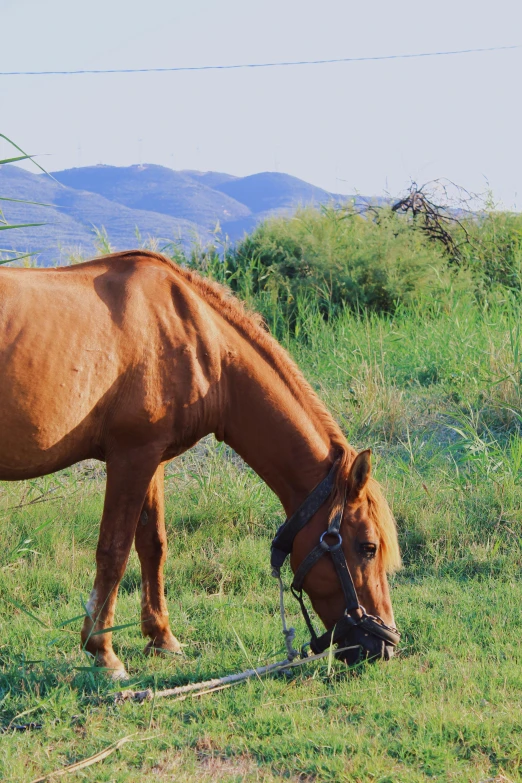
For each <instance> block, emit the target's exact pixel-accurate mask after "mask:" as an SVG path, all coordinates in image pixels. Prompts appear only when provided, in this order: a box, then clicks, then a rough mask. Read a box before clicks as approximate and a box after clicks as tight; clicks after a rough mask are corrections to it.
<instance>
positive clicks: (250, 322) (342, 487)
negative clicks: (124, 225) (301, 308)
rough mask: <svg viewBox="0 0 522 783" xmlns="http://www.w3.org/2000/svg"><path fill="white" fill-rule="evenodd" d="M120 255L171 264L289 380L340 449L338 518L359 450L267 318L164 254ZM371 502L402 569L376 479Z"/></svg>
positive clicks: (393, 563) (394, 563)
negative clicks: (270, 328)
mask: <svg viewBox="0 0 522 783" xmlns="http://www.w3.org/2000/svg"><path fill="white" fill-rule="evenodd" d="M117 255H118V256H120V257H122V256H123V257H125V256H128V257H133V258H135V257H136V255H139V256H145V257H146V258H150V259H151V260H155V261H159V262H161V263H162V264H167V265H168V266H169V267H170V268H171V269H172V270H173V272H174V273H175V274H176V275H179V277H181V278H182V279H183V280H184V281H186V282H187V283H188V284H189V285H190V286H191V287H192V288H194V289H195V290H196V292H197V293H198V294H199V295H200V296H201V297H202V298H203V299H204V300H205V301H206V302H207V303H208V304H209V305H210V306H211V307H212V308H213V309H214V310H216V311H217V312H218V313H219V314H220V315H221V316H222V317H223V318H225V320H226V321H228V323H230V324H231V325H232V326H233V327H234V328H235V329H237V331H238V332H239V333H240V334H241V335H242V336H243V337H245V339H246V340H248V341H249V342H250V343H251V344H252V343H253V344H254V345H255V347H256V348H257V350H258V351H259V353H260V354H262V356H263V358H264V359H265V360H266V361H267V362H268V364H270V366H271V367H272V368H273V369H274V370H275V371H276V372H277V373H278V374H279V376H280V377H281V379H282V380H283V381H284V382H285V383H286V385H287V387H288V388H289V390H290V392H291V393H292V395H293V396H294V397H295V399H296V402H297V403H298V404H299V405H301V407H302V408H304V410H307V411H311V412H312V413H313V414H314V415H315V417H316V418H317V420H318V421H319V422H320V424H321V426H322V427H323V429H324V431H325V432H326V434H327V435H328V436H329V438H330V440H331V443H332V445H333V447H334V451H335V454H334V455H332V456H334V458H337V459H338V460H339V468H338V470H337V475H336V481H335V487H334V493H333V498H332V509H331V516H333V514H335V513H336V511H337V510H338V509H339V508H340V507H341V505H342V506H344V502H345V497H346V486H347V479H348V474H349V471H350V467H351V465H352V463H353V461H354V459H355V457H356V456H357V452H356V451H355V449H353V448H352V447H351V446H350V445H349V443H348V441H347V440H346V438H345V436H344V435H343V432H342V430H341V428H340V427H339V425H338V424H337V422H336V421H335V419H334V418H333V416H332V415H331V414H330V412H329V411H328V409H327V408H326V406H325V405H324V403H323V402H322V401H321V400H320V399H319V397H318V396H317V394H316V393H315V391H314V390H313V389H312V387H311V386H310V384H309V383H308V381H307V380H306V378H305V377H304V375H303V373H302V372H301V370H300V369H299V368H298V366H297V365H296V363H295V362H294V360H293V359H292V358H291V357H290V355H289V353H288V352H287V351H286V350H285V349H284V348H283V347H282V346H281V345H280V344H279V343H278V342H277V340H275V339H274V338H273V337H272V335H271V334H270V333H269V332H268V330H267V327H266V324H265V321H264V319H263V318H262V316H261V315H259V314H258V313H255V312H253V311H251V310H249V309H248V308H247V307H246V306H245V304H244V303H243V302H241V301H240V300H239V299H238V298H237V297H235V296H234V295H233V294H232V292H231V291H230V290H229V289H228V288H226V287H225V286H223V285H220V284H219V283H216V282H215V281H213V280H209V279H208V278H205V277H202V276H201V275H199V274H198V273H196V272H194V271H192V270H190V269H186V268H185V267H182V266H179V264H176V263H175V262H174V261H172V260H171V259H170V258H167V257H166V256H163V255H161V254H160V253H155V252H153V251H150V250H139V251H136V250H134V251H125V252H123V253H118V254H117ZM367 500H368V508H369V514H370V518H371V520H372V522H373V524H374V525H375V528H376V531H377V533H378V535H379V536H380V540H381V553H382V558H383V564H384V567H385V568H386V570H387V571H390V572H392V571H395V570H396V569H397V568H399V567H400V563H401V558H400V552H399V544H398V540H397V529H396V525H395V520H394V518H393V515H392V512H391V510H390V507H389V505H388V503H387V502H386V500H385V498H384V495H383V494H382V491H381V488H380V485H379V483H378V482H377V481H376V480H375V479H374V478H373V477H370V480H369V482H368V485H367Z"/></svg>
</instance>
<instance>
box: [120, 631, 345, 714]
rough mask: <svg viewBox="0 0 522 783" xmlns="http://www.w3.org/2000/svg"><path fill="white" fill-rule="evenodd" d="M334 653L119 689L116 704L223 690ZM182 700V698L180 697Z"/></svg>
mask: <svg viewBox="0 0 522 783" xmlns="http://www.w3.org/2000/svg"><path fill="white" fill-rule="evenodd" d="M358 647H359V645H352V646H351V647H341V648H340V649H339V650H336V653H340V652H344V651H345V650H354V649H356V648H358ZM329 655H332V651H331V649H330V648H329V649H328V650H325V651H324V652H322V653H319V654H318V655H309V656H308V657H307V658H302V659H301V660H299V661H296V660H289V659H288V658H285V660H284V661H278V662H277V663H270V664H268V665H267V666H259V667H258V668H257V669H246V670H245V671H244V672H239V673H238V674H228V675H226V676H225V677H214V678H213V679H212V680H205V681H204V682H193V683H190V684H189V685H179V686H178V687H177V688H166V689H165V690H163V691H154V690H152V688H147V689H146V690H143V691H131V690H126V691H118V693H116V694H114V696H113V700H114V704H118V705H119V704H123V703H124V702H126V701H136V702H140V703H141V702H144V701H152V699H165V698H170V697H172V696H180V697H182V699H184V698H186V697H187V696H189V695H194V696H197V695H198V691H203V692H205V693H211V692H212V691H217V690H221V688H222V687H223V686H229V685H235V684H236V683H239V682H243V681H244V680H248V679H250V678H251V677H262V676H263V675H265V674H276V673H277V672H280V671H285V670H286V669H294V668H296V667H298V666H304V665H305V664H307V663H313V662H314V661H318V660H319V659H320V658H326V657H327V656H329ZM201 695H202V694H201ZM180 700H181V699H180Z"/></svg>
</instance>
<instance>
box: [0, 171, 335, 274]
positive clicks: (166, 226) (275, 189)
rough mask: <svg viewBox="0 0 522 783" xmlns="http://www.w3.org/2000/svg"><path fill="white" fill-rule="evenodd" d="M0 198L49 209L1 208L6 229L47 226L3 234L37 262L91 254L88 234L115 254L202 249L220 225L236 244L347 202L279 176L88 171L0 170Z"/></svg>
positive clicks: (6, 241) (7, 205)
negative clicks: (281, 219) (295, 216)
mask: <svg viewBox="0 0 522 783" xmlns="http://www.w3.org/2000/svg"><path fill="white" fill-rule="evenodd" d="M0 195H1V196H3V197H9V198H15V199H24V200H28V201H39V202H44V203H46V204H51V205H52V206H50V207H42V206H36V205H29V204H20V203H14V202H12V203H11V202H3V208H4V212H5V215H6V217H7V218H8V219H9V220H10V222H17V223H33V222H45V224H46V225H44V226H39V227H34V228H26V229H19V230H17V231H9V232H2V246H3V247H6V248H9V247H16V249H18V250H20V251H24V252H25V251H37V252H38V253H39V256H38V261H39V263H42V264H45V265H49V264H54V263H57V262H59V261H64V260H66V259H67V257H68V255H69V254H70V253H71V252H74V253H75V254H81V255H83V256H85V257H90V256H92V255H94V253H95V250H96V248H95V244H94V238H95V234H94V227H97V228H99V229H101V228H102V227H104V228H105V229H106V231H107V233H108V236H109V240H110V242H111V244H112V246H113V247H114V248H115V249H117V250H122V249H125V248H132V247H136V246H137V244H138V240H137V238H136V230H137V229H138V230H139V232H140V234H141V236H142V237H143V238H144V239H146V238H147V237H154V238H158V239H159V241H160V245H161V243H166V242H168V241H178V242H180V243H181V244H182V245H183V246H185V247H188V246H189V245H190V244H191V243H192V242H193V240H194V239H195V238H196V237H199V238H200V239H201V241H203V242H206V241H208V239H209V238H210V236H211V232H213V231H214V230H215V228H216V225H217V224H218V223H219V226H220V228H221V231H222V232H223V234H226V235H227V236H228V237H229V239H230V240H231V241H232V242H234V241H237V240H238V239H240V238H241V237H242V236H243V234H244V233H245V231H251V230H252V229H253V228H254V227H255V226H256V225H257V224H258V223H259V222H260V221H261V220H263V219H265V218H266V217H268V216H270V215H274V214H281V213H289V212H291V211H292V210H293V209H295V208H296V207H297V206H298V205H299V204H315V205H319V204H324V203H328V202H330V201H336V202H339V201H346V200H347V199H349V198H350V197H348V196H339V195H336V194H333V193H328V192H327V191H326V190H322V189H321V188H318V187H315V186H314V185H310V184H309V183H308V182H304V181H303V180H300V179H298V178H297V177H292V176H290V175H288V174H280V173H278V172H264V173H261V174H253V175H251V176H248V177H234V176H232V175H230V174H225V173H221V172H214V171H207V172H201V171H190V170H186V171H173V170H172V169H169V168H166V167H164V166H156V165H148V164H147V165H144V166H127V167H117V166H105V165H99V166H86V167H82V168H74V169H66V170H64V171H56V172H54V173H53V175H52V177H50V176H47V175H45V174H32V173H30V172H28V171H25V170H24V169H20V168H18V167H16V166H12V165H11V166H0Z"/></svg>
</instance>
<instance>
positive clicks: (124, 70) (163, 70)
mask: <svg viewBox="0 0 522 783" xmlns="http://www.w3.org/2000/svg"><path fill="white" fill-rule="evenodd" d="M521 48H522V44H515V45H514V46H489V47H487V48H482V49H456V50H453V51H446V52H418V53H415V54H384V55H379V56H377V57H338V58H335V59H331V60H294V61H290V62H273V63H239V64H236V65H180V66H177V67H173V68H107V69H99V70H97V69H83V70H79V71H0V76H79V75H81V74H107V73H174V72H178V71H232V70H239V69H241V68H281V67H286V66H295V65H330V64H333V63H363V62H370V61H378V60H408V59H412V58H415V57H447V56H448V55H455V54H476V53H478V52H503V51H506V50H510V49H521Z"/></svg>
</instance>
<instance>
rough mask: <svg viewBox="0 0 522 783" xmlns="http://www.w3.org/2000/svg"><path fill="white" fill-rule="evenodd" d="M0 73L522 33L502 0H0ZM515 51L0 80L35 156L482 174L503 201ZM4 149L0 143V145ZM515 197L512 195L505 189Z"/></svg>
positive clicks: (356, 180) (336, 181)
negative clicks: (252, 67)
mask: <svg viewBox="0 0 522 783" xmlns="http://www.w3.org/2000/svg"><path fill="white" fill-rule="evenodd" d="M0 40H1V46H0V71H13V70H54V69H56V70H74V69H81V68H141V67H169V66H182V65H214V64H230V63H242V62H245V63H247V62H267V61H274V60H303V59H306V60H314V59H321V58H335V57H359V56H372V55H387V54H401V53H413V52H427V51H443V50H453V49H468V48H477V47H490V46H506V45H513V44H522V2H520V0H496V1H495V2H491V0H487V1H486V0H452V1H451V2H448V0H438V2H436V3H433V2H423V0H415V2H413V1H412V0H403V1H402V2H400V3H394V2H391V0H371V1H368V2H363V1H362V0H356V1H354V0H344V1H342V0H321V1H320V2H319V1H318V0H316V1H315V2H313V1H312V0H262V1H261V0H220V2H215V1H214V0H185V1H184V2H181V1H180V0H147V2H143V0H139V2H138V0H103V1H102V0H89V2H85V0H82V1H81V2H79V1H78V0H0ZM521 76H522V49H518V50H514V51H503V52H489V53H480V54H467V55H455V56H448V57H434V58H425V59H409V60H397V61H391V62H390V61H384V62H364V63H346V64H335V65H316V66H301V67H291V68H290V67H288V68H271V69H254V70H248V69H246V70H240V71H203V72H192V73H190V72H188V73H166V74H154V73H151V74H128V75H91V76H83V75H82V76H17V77H5V76H0V132H3V133H5V134H6V135H7V136H10V137H11V138H13V139H14V140H15V141H16V142H17V143H18V144H20V146H22V147H23V148H24V149H26V150H27V151H28V152H30V153H39V154H42V157H41V159H40V160H41V163H42V165H44V166H45V167H46V168H47V169H48V170H56V169H61V168H68V167H72V166H78V165H82V166H86V165H91V164H95V163H107V164H112V165H118V166H126V165H130V164H133V163H159V164H162V165H165V166H170V167H172V168H175V169H183V168H195V169H201V170H215V171H226V172H228V173H231V174H237V175H246V174H252V173H255V172H258V171H282V172H287V173H289V174H293V175H295V176H297V177H301V178H302V179H305V180H307V181H309V182H312V183H314V184H316V185H319V186H321V187H324V188H326V189H327V190H330V191H334V192H340V193H353V192H359V193H362V194H364V195H379V194H382V193H383V192H385V191H388V192H390V193H392V194H397V193H398V192H400V191H401V190H402V189H403V188H404V187H405V186H407V184H408V182H409V180H410V179H411V178H413V179H415V180H416V181H417V182H419V183H422V182H425V181H427V180H430V179H433V178H437V177H447V178H449V179H451V180H453V181H455V182H457V183H458V184H460V185H462V186H464V187H466V188H468V189H470V190H473V191H482V190H484V188H485V187H486V185H487V183H489V185H490V186H491V188H492V189H493V192H494V194H495V196H496V197H497V198H498V199H501V200H502V201H503V203H504V204H505V205H506V206H509V207H513V206H517V207H518V208H521V202H522V198H521V195H520V194H521V188H522V156H521V154H520V146H521V136H522V122H521V120H522V108H521V107H522V101H521V98H520V91H521V90H520V88H521ZM6 152H7V148H6V145H5V144H1V145H0V155H1V156H2V157H4V155H3V153H6ZM517 193H518V195H517Z"/></svg>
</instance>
